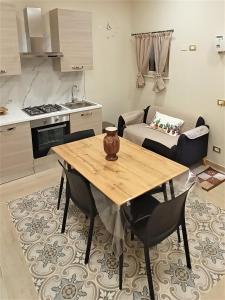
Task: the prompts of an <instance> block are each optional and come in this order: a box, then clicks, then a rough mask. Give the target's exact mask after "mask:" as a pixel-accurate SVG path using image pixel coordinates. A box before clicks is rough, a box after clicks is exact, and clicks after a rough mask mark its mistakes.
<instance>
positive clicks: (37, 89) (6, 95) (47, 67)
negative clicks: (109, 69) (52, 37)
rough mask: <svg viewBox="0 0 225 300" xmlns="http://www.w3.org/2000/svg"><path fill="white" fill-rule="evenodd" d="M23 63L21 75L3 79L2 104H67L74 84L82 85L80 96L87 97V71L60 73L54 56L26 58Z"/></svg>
mask: <svg viewBox="0 0 225 300" xmlns="http://www.w3.org/2000/svg"><path fill="white" fill-rule="evenodd" d="M21 63H22V73H21V75H16V76H5V77H2V78H0V106H7V104H8V103H11V104H10V105H16V106H18V107H21V108H22V107H26V106H34V105H41V104H46V103H53V104H54V103H65V102H67V101H70V100H71V87H72V85H73V84H74V83H78V84H79V92H78V95H76V96H77V97H78V98H79V99H81V98H82V97H83V94H84V91H83V72H67V73H61V72H56V71H54V70H53V67H52V59H51V58H23V59H21Z"/></svg>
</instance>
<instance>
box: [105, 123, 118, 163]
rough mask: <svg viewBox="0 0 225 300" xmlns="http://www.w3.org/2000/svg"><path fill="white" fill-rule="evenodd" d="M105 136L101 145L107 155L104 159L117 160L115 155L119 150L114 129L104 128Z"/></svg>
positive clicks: (115, 129)
mask: <svg viewBox="0 0 225 300" xmlns="http://www.w3.org/2000/svg"><path fill="white" fill-rule="evenodd" d="M105 132H106V136H105V137H104V139H103V145H104V150H105V153H106V154H107V155H106V157H105V159H107V160H111V161H113V160H117V159H118V156H117V155H116V154H117V153H118V152H119V149H120V140H119V137H118V134H117V128H116V127H106V128H105Z"/></svg>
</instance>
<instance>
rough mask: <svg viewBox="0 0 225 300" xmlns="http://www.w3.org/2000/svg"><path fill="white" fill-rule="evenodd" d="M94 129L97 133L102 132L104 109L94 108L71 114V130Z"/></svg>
mask: <svg viewBox="0 0 225 300" xmlns="http://www.w3.org/2000/svg"><path fill="white" fill-rule="evenodd" d="M87 129H94V132H95V134H96V135H97V134H101V133H102V110H101V109H93V110H86V111H81V112H75V113H72V114H71V115H70V132H71V133H73V132H76V131H81V130H87Z"/></svg>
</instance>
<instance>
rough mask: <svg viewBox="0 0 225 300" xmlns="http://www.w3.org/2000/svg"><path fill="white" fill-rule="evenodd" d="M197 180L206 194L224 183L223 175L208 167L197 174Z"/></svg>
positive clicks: (224, 175) (224, 176)
mask: <svg viewBox="0 0 225 300" xmlns="http://www.w3.org/2000/svg"><path fill="white" fill-rule="evenodd" d="M198 180H199V182H200V186H201V187H202V188H203V190H205V191H207V192H208V191H210V190H211V189H213V188H214V187H216V186H218V185H219V184H221V183H222V182H224V181H225V174H223V173H221V172H219V171H217V170H215V169H213V168H211V167H209V168H207V169H206V170H205V171H203V172H201V173H199V174H198Z"/></svg>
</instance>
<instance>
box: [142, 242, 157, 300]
mask: <svg viewBox="0 0 225 300" xmlns="http://www.w3.org/2000/svg"><path fill="white" fill-rule="evenodd" d="M144 253H145V264H146V272H147V278H148V287H149V294H150V297H151V300H155V294H154V288H153V282H152V272H151V262H150V256H149V248H148V247H147V246H145V245H144Z"/></svg>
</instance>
